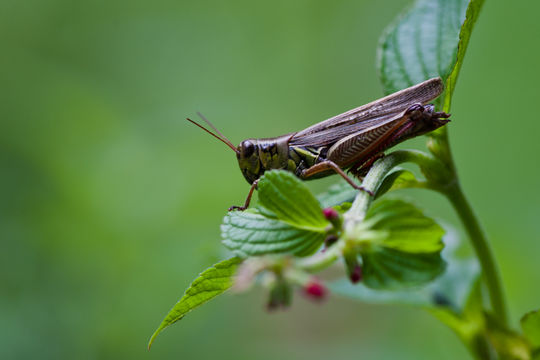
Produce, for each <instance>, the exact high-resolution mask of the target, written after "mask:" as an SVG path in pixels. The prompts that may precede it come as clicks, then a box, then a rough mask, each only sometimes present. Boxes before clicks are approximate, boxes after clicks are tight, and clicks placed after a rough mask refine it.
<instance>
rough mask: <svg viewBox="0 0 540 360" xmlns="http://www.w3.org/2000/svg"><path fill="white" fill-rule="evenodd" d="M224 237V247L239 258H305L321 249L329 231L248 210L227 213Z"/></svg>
mask: <svg viewBox="0 0 540 360" xmlns="http://www.w3.org/2000/svg"><path fill="white" fill-rule="evenodd" d="M325 222H326V220H325ZM327 224H329V223H327ZM221 236H222V238H223V244H224V245H225V246H226V247H227V248H229V249H230V250H231V251H233V252H234V254H235V255H237V256H240V257H248V256H257V255H265V254H280V253H287V254H292V255H297V256H305V255H310V254H312V253H313V252H315V251H316V250H317V249H318V248H319V247H320V246H321V244H322V243H323V241H324V239H325V237H326V230H325V228H319V229H310V230H306V229H303V228H300V227H295V226H293V225H291V224H289V223H286V222H283V221H281V220H277V219H275V218H271V217H268V216H264V215H263V214H262V213H261V212H259V211H256V210H248V211H244V212H238V211H235V212H230V213H228V214H227V215H226V216H225V218H224V219H223V224H222V225H221Z"/></svg>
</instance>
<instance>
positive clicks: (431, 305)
mask: <svg viewBox="0 0 540 360" xmlns="http://www.w3.org/2000/svg"><path fill="white" fill-rule="evenodd" d="M447 238H448V237H445V241H446V239H447ZM452 241H455V240H452ZM442 256H443V259H444V260H445V262H446V263H447V267H446V270H445V271H444V273H443V274H442V275H441V276H439V277H437V278H436V279H435V280H433V281H432V282H430V283H428V284H425V285H423V286H418V287H414V288H402V289H386V290H385V289H372V288H369V287H367V286H366V285H364V284H351V282H350V281H348V280H347V279H339V280H336V281H333V282H331V283H330V284H329V285H328V287H329V288H330V290H331V291H332V292H334V293H336V294H339V295H342V296H345V297H348V298H352V299H355V300H359V301H362V302H369V303H377V304H405V305H413V306H421V307H424V308H428V309H435V308H437V309H440V310H441V311H442V310H444V311H448V312H451V313H460V312H461V311H462V310H463V309H464V306H465V303H466V301H467V297H468V296H469V294H470V292H471V289H472V288H473V286H474V284H475V283H476V282H477V280H478V278H479V276H480V271H479V267H478V263H477V262H476V261H475V260H471V259H461V258H458V257H457V256H456V255H455V253H454V250H453V249H444V250H443V253H442Z"/></svg>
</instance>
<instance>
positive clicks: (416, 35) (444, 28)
mask: <svg viewBox="0 0 540 360" xmlns="http://www.w3.org/2000/svg"><path fill="white" fill-rule="evenodd" d="M472 3H476V1H473V2H472ZM480 3H481V2H480ZM468 4H469V0H418V1H416V2H415V4H414V5H413V6H412V7H411V8H410V9H408V11H407V12H405V13H404V14H403V15H402V16H400V17H399V18H398V19H397V21H396V22H395V23H394V24H392V25H391V26H390V27H389V28H388V29H387V31H386V32H385V33H384V34H383V37H382V39H381V42H380V47H379V52H378V67H379V71H380V77H381V81H382V83H383V87H384V91H385V93H387V94H390V93H393V92H395V91H398V90H400V89H404V88H406V87H409V86H412V85H414V84H417V83H419V82H422V81H424V80H427V79H429V78H432V77H436V76H440V77H441V78H442V79H443V80H446V79H447V78H448V76H449V75H450V73H451V72H452V69H453V68H454V66H455V64H456V62H457V59H458V57H457V54H458V43H459V35H460V30H461V27H462V24H463V23H464V21H465V15H466V11H467V5H468ZM467 39H468V37H467Z"/></svg>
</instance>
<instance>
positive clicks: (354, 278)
mask: <svg viewBox="0 0 540 360" xmlns="http://www.w3.org/2000/svg"><path fill="white" fill-rule="evenodd" d="M349 277H350V279H351V282H352V283H353V284H356V283H357V282H360V281H362V267H361V266H360V265H356V266H355V267H354V269H353V271H351V273H350V274H349Z"/></svg>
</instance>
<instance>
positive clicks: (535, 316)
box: [521, 310, 540, 349]
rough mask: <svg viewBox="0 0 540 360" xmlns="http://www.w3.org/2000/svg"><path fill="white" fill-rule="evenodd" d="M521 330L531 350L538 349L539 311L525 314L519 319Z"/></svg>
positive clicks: (539, 339) (539, 335)
mask: <svg viewBox="0 0 540 360" xmlns="http://www.w3.org/2000/svg"><path fill="white" fill-rule="evenodd" d="M521 328H522V329H523V334H524V335H525V337H526V338H527V340H528V341H529V343H530V344H531V346H532V348H533V349H537V348H540V310H536V311H531V312H529V313H527V314H525V315H524V316H523V317H522V318H521Z"/></svg>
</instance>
